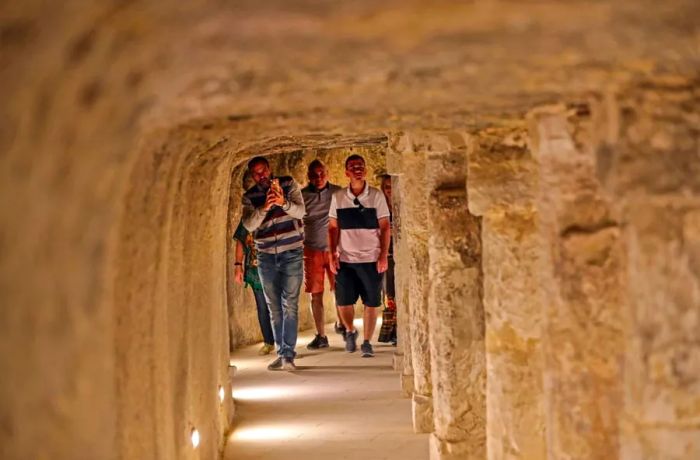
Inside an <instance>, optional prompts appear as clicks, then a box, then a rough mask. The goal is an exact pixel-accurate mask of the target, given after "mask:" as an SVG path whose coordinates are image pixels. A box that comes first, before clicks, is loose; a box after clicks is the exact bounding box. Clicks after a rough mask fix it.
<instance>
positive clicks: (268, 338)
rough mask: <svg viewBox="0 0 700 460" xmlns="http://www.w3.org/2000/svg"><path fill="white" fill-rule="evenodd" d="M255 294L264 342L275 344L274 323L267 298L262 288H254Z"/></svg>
mask: <svg viewBox="0 0 700 460" xmlns="http://www.w3.org/2000/svg"><path fill="white" fill-rule="evenodd" d="M253 295H254V296H255V306H256V307H257V308H258V322H259V323H260V332H262V336H263V342H265V343H266V344H268V345H274V343H275V336H274V334H273V332H272V323H271V321H270V310H269V309H268V308H267V299H265V293H264V292H263V290H262V289H255V288H253Z"/></svg>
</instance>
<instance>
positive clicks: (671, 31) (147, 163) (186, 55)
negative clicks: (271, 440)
mask: <svg viewBox="0 0 700 460" xmlns="http://www.w3.org/2000/svg"><path fill="white" fill-rule="evenodd" d="M699 9H700V6H699V5H698V2H697V1H696V0H669V1H666V2H652V1H650V0H642V1H638V2H618V1H612V0H600V1H595V2H589V1H584V0H572V1H566V2H563V1H554V0H543V1H541V2H535V3H533V2H528V3H527V4H526V5H525V4H523V3H522V2H517V1H480V2H462V1H456V0H438V1H435V2H424V1H419V0H387V1H386V2H373V1H369V0H358V1H357V2H347V3H344V4H342V5H339V4H337V3H334V2H317V1H310V0H298V1H286V0H285V1H281V0H272V1H270V2H253V1H249V0H243V1H235V2H215V1H211V0H198V1H195V2H176V1H172V0H159V1H154V0H132V1H129V2H115V1H111V0H108V1H103V2H94V3H90V4H88V3H85V2H82V1H78V0H66V1H62V2H39V1H36V0H28V1H23V2H4V3H3V4H2V5H0V96H2V98H1V100H2V104H0V152H2V154H1V155H0V303H1V304H2V308H0V368H1V369H2V378H0V457H2V458H3V459H5V458H7V459H13V460H14V459H21V460H24V459H27V458H51V459H57V460H62V459H70V460H74V459H82V458H87V459H90V460H92V459H114V458H120V457H121V458H128V457H131V458H138V459H168V460H169V459H171V458H184V459H193V458H212V456H215V454H216V452H218V451H219V450H220V449H222V448H223V443H224V430H225V429H226V425H227V424H228V419H229V417H230V416H231V413H232V409H233V408H232V407H231V406H230V404H228V403H227V404H226V405H224V406H222V405H221V404H220V403H219V401H218V399H217V391H218V390H217V387H218V385H224V386H226V385H228V383H227V379H228V377H227V376H228V371H227V352H228V346H229V337H228V335H229V332H228V331H229V327H226V326H227V325H228V324H230V323H229V322H228V321H227V318H226V311H227V309H228V310H230V309H231V308H236V307H237V306H238V308H240V305H239V303H238V300H236V297H235V296H236V294H234V295H233V297H234V303H235V305H233V306H232V304H231V298H230V297H229V296H228V294H227V293H228V292H229V289H230V287H231V286H230V281H229V280H228V279H227V275H226V267H227V263H228V262H229V261H230V254H228V253H227V245H228V243H227V241H228V235H227V231H228V226H227V223H226V220H227V218H228V215H229V212H228V210H229V203H230V196H229V191H230V185H231V183H230V178H231V174H232V171H233V170H234V169H235V167H236V166H237V165H239V164H241V163H242V162H244V161H245V160H246V159H247V158H249V157H250V156H251V155H253V154H269V155H272V154H279V155H281V157H280V158H289V159H290V161H291V160H293V159H295V158H298V157H299V155H302V156H303V155H305V153H304V152H308V151H314V149H346V148H350V147H353V148H360V147H368V146H372V145H378V144H381V143H382V142H388V141H387V139H389V138H390V137H392V136H394V135H399V134H400V133H402V132H409V131H410V132H417V131H421V130H423V131H432V132H448V131H449V132H451V131H453V130H458V131H460V132H462V131H465V132H471V133H474V132H477V131H481V130H483V129H484V128H488V127H489V126H492V125H494V124H504V123H505V124H508V123H511V122H512V121H513V120H516V123H522V121H523V117H524V114H525V113H527V112H528V111H529V110H531V109H532V108H534V107H540V106H542V105H545V104H563V105H564V107H565V108H566V110H568V111H572V112H576V113H577V114H578V115H577V117H578V118H579V120H578V121H576V122H574V123H571V126H569V127H570V128H572V129H573V130H574V133H573V134H572V135H571V137H572V138H573V139H574V143H575V144H576V145H575V148H571V147H570V146H569V145H568V144H569V143H571V141H570V140H567V139H568V138H567V136H563V137H562V138H558V137H556V136H555V137H554V138H549V140H548V143H549V144H550V147H555V146H562V147H564V150H562V151H560V152H567V155H569V154H571V162H568V161H567V162H565V163H566V164H565V166H566V168H564V169H565V170H566V171H567V172H566V174H564V171H557V170H556V168H554V169H553V168H551V167H552V166H554V164H553V163H551V162H549V163H548V162H544V164H540V165H538V168H537V170H538V171H539V173H546V174H545V175H547V176H550V177H559V178H561V179H564V177H565V176H566V177H568V178H569V179H570V182H571V183H570V184H567V182H566V181H564V182H561V181H559V182H558V183H555V184H554V185H555V186H554V187H552V186H551V184H550V183H549V182H548V183H545V184H543V185H542V186H541V188H540V190H539V191H538V193H537V197H538V211H539V210H540V209H542V210H546V211H547V215H550V217H546V215H543V216H542V218H543V219H545V222H546V225H545V226H544V227H545V228H547V229H549V230H553V231H551V232H549V233H546V235H545V238H543V241H542V242H541V243H542V247H543V248H546V249H547V250H548V253H549V254H550V256H551V257H549V258H548V259H547V260H549V261H552V262H560V264H554V263H552V264H550V265H549V266H548V267H549V268H548V269H547V273H546V276H543V277H542V278H541V280H540V282H541V283H542V286H543V287H545V288H548V289H554V288H556V289H559V288H560V287H565V288H566V289H560V290H559V291H557V292H551V293H550V292H548V294H547V297H546V299H547V304H546V305H545V310H544V312H543V319H547V323H546V326H545V331H544V333H543V347H544V348H547V347H549V348H547V350H549V355H547V353H545V357H546V359H547V360H546V361H545V377H546V378H545V383H546V385H545V395H546V402H547V404H546V406H545V407H546V413H547V437H546V439H547V443H548V452H549V455H550V457H552V458H594V457H595V456H596V455H597V454H598V453H599V452H601V451H602V449H603V448H608V451H607V452H606V454H607V457H606V458H610V456H611V455H612V456H614V455H615V454H614V453H613V454H611V453H610V452H617V450H616V449H617V444H618V441H617V433H618V431H620V432H621V433H622V435H623V441H622V444H621V449H622V450H623V452H624V456H625V457H626V458H639V457H642V458H643V457H644V456H647V457H649V458H664V457H665V456H668V457H671V458H683V457H684V456H686V457H687V456H690V457H691V458H692V457H694V456H697V455H695V453H696V452H697V443H696V442H695V439H697V429H698V428H697V427H698V422H697V410H695V408H696V407H697V395H698V389H697V381H698V369H697V368H698V366H697V364H696V363H697V340H696V334H695V331H696V330H697V327H695V326H696V323H697V299H698V294H697V290H698V288H697V285H698V282H697V278H698V277H697V271H698V270H697V260H696V259H697V257H695V254H696V252H697V251H696V249H697V244H696V243H697V237H696V234H697V218H696V214H697V209H698V206H697V190H698V186H697V178H698V177H700V174H698V168H697V164H698V163H697V151H698V149H697V126H698V118H697V109H696V108H697V107H698V103H697V94H698V93H697V75H698V71H697V61H698V59H697V55H698V53H697V49H698V48H697V37H698V20H697V18H698V17H700V11H699ZM606 94H612V95H613V96H611V97H609V98H607V99H606V96H605V95H606ZM589 98H590V99H596V100H598V101H599V102H600V101H603V102H604V104H603V105H609V106H612V107H613V109H614V110H613V109H611V110H607V112H606V114H605V116H602V118H600V119H596V120H591V121H585V119H586V116H587V115H586V114H587V113H591V114H592V115H593V116H594V117H596V116H598V115H597V114H598V111H596V110H595V108H594V107H595V106H594V105H590V104H588V103H587V101H588V100H589ZM615 107H617V109H615ZM582 120H583V121H582ZM588 123H593V124H594V126H593V127H590V126H588ZM587 126H588V127H587ZM567 129H568V128H567ZM580 129H581V130H583V135H582V136H581V135H579V133H578V132H577V131H578V130H580ZM591 130H592V131H593V132H595V135H594V136H593V137H594V138H595V142H593V141H591V140H590V139H589V136H588V135H587V134H586V133H587V132H589V131H591ZM557 136H558V134H557ZM587 139H588V140H587ZM600 139H603V140H604V141H605V142H603V143H601V144H597V142H598V141H599V140H600ZM503 142H507V139H504V141H503ZM594 144H595V151H594V153H592V154H591V152H590V151H587V150H586V148H589V149H590V148H593V147H592V145H594ZM557 149H558V147H557ZM299 152H301V153H299ZM577 152H586V160H585V161H584V162H583V163H581V164H579V163H577V161H578V160H579V159H580V158H579V156H578V154H577ZM591 158H593V160H591ZM395 160H396V159H394V160H392V161H395ZM284 161H286V160H284ZM591 164H593V166H591ZM547 165H548V166H547ZM581 165H582V166H581ZM579 166H580V167H581V168H583V169H582V170H579V169H577V168H579ZM543 168H544V169H543ZM567 168H569V169H567ZM569 173H570V174H571V175H568V174H569ZM574 178H575V180H574ZM403 179H404V178H403V177H402V178H401V179H400V181H403ZM600 184H604V189H605V192H606V194H607V195H606V198H602V195H600V193H602V192H601V190H602V187H601V185H600ZM512 185H513V187H514V188H513V191H512V192H509V194H508V195H507V197H508V199H509V200H511V199H516V198H517V197H518V196H520V195H521V192H522V190H523V189H521V188H520V185H518V182H515V181H514V182H512ZM568 185H571V188H568ZM401 188H404V187H403V185H401ZM516 190H517V192H516ZM563 192H566V193H563ZM569 192H571V193H569ZM488 193H490V192H488V191H487V190H484V195H483V197H478V196H475V197H474V205H475V206H480V205H479V204H478V203H480V202H481V199H482V198H483V199H484V200H485V201H488V200H489V199H490V198H489V197H488V196H487V194H488ZM599 195H600V196H599ZM577 197H578V198H577ZM611 198H615V199H619V201H620V203H615V204H616V206H615V207H614V208H615V209H609V208H608V204H606V200H608V201H607V203H610V202H611V201H614V200H612V199H611ZM549 203H553V204H556V203H559V206H558V207H557V206H549V205H548V204H549ZM618 204H619V206H617V205H618ZM475 209H476V208H475ZM613 211H614V212H613ZM611 213H613V214H614V213H618V214H619V215H618V214H615V216H614V219H613V221H614V223H615V225H613V226H611V227H609V228H600V229H599V228H598V227H597V225H598V224H599V223H604V222H606V221H607V216H608V215H609V214H610V215H612V214H611ZM475 214H480V213H479V212H475ZM552 217H556V218H557V219H552ZM663 222H668V225H663V224H662V223H663ZM424 224H425V220H423V221H414V222H412V223H406V224H405V225H404V224H403V223H402V225H404V228H406V232H408V233H410V232H420V231H422V228H424ZM591 225H593V226H592V227H591ZM567 228H569V229H571V230H572V232H570V233H568V234H567V235H562V234H558V233H557V231H555V230H556V229H561V230H565V229H567ZM581 230H582V231H581ZM589 230H595V231H589ZM538 232H539V233H538V234H540V233H541V229H539V230H538ZM620 244H622V245H623V246H624V250H623V251H622V254H623V255H622V256H619V253H620V252H619V251H618V246H619V245H620ZM418 249H419V251H418V252H417V253H416V254H417V256H419V257H417V259H420V258H421V257H423V255H424V254H425V249H424V248H421V247H420V246H419V247H418ZM420 251H423V252H422V253H421V252H420ZM659 261H660V262H659ZM402 265H403V266H404V267H407V268H408V269H409V270H412V269H423V268H424V267H417V266H415V265H414V266H411V264H410V263H403V262H402ZM411 267H412V268H411ZM411 276H413V275H411ZM411 276H406V277H405V278H404V279H407V280H408V279H411ZM620 279H622V281H620ZM622 284H624V287H619V286H620V285H622ZM608 285H609V286H608ZM404 286H406V285H404ZM615 286H618V287H615ZM411 287H412V289H416V288H418V289H419V290H420V289H421V288H420V286H419V285H416V286H413V285H411ZM234 289H235V288H234ZM403 289H404V290H405V287H404V288H403ZM619 293H624V297H625V298H624V299H618V298H616V296H617V295H618V294H619ZM599 294H600V295H599ZM403 295H408V294H406V293H404V294H403ZM419 297H420V296H419ZM245 303H246V302H241V305H243V308H244V309H245V308H246V307H245ZM406 306H407V307H408V301H406ZM408 311H409V313H408V314H407V315H406V317H407V318H408V317H411V318H412V317H413V314H412V312H411V311H410V310H408ZM248 313H249V312H248ZM579 313H580V314H579ZM419 315H420V313H419ZM581 315H582V316H581ZM238 318H240V323H236V322H235V320H234V323H233V324H234V326H235V327H236V330H238V331H243V330H244V329H245V330H246V331H247V330H248V328H247V326H246V325H249V324H251V323H252V322H253V320H252V319H251V318H250V315H249V316H248V317H247V319H245V315H240V316H238ZM620 318H626V319H624V320H623V319H620ZM237 324H238V325H237ZM574 324H575V327H574ZM404 330H406V329H405V327H404ZM415 333H416V339H417V340H416V341H415V342H414V341H413V340H412V339H413V337H412V336H411V337H409V336H408V334H406V335H405V340H403V342H404V343H405V345H409V346H410V348H411V349H415V350H420V351H422V352H424V351H425V350H427V348H426V347H427V345H426V343H427V342H426V340H425V337H424V336H425V334H423V335H421V333H422V331H415ZM253 339H254V338H253V337H252V334H251V335H250V336H247V335H245V334H244V335H243V336H241V337H239V336H238V335H237V336H235V337H233V342H234V343H248V341H249V340H253ZM419 344H420V346H419ZM421 347H422V348H421ZM598 347H600V349H598ZM554 352H556V353H554ZM417 356H419V360H418V361H417V362H415V363H414V362H412V358H413V354H406V353H405V354H404V372H403V373H402V377H401V378H402V379H403V382H409V381H412V382H415V383H417V384H418V385H416V387H417V388H416V392H418V393H419V394H423V395H425V394H426V392H425V388H426V387H427V380H426V375H429V374H426V373H425V372H423V373H420V372H419V373H416V374H412V373H411V371H412V370H414V369H421V370H425V369H427V367H426V362H425V360H424V359H423V358H422V357H423V356H425V353H423V354H417ZM547 356H548V358H547ZM414 365H415V366H414ZM622 370H624V375H621V373H622ZM409 375H413V379H409V378H407V376H409ZM620 382H622V383H620ZM433 383H435V382H433ZM555 384H556V385H555ZM559 384H561V386H559ZM409 386H410V385H409V384H408V383H406V385H405V389H406V390H410V388H409ZM623 399H624V414H625V422H624V426H622V427H621V428H620V430H618V429H617V423H618V420H617V418H616V417H613V416H609V414H611V413H619V412H620V411H621V408H622V405H621V404H620V401H621V400H623ZM404 402H406V401H404ZM565 410H567V411H568V412H564V411H565ZM192 426H197V427H198V428H201V430H200V431H201V435H202V438H201V444H200V446H199V448H198V449H197V450H194V449H191V447H190V446H191V444H189V434H190V431H191V429H192ZM593 445H594V446H595V447H593V448H592V447H590V446H593ZM591 449H593V450H591Z"/></svg>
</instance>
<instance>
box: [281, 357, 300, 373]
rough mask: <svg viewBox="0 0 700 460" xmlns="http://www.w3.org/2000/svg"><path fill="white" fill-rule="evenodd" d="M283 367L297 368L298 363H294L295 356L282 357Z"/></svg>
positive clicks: (286, 369) (290, 369)
mask: <svg viewBox="0 0 700 460" xmlns="http://www.w3.org/2000/svg"><path fill="white" fill-rule="evenodd" d="M282 369H284V370H285V371H295V370H297V366H296V364H294V358H283V359H282Z"/></svg>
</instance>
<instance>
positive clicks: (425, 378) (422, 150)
mask: <svg viewBox="0 0 700 460" xmlns="http://www.w3.org/2000/svg"><path fill="white" fill-rule="evenodd" d="M427 140H428V138H427V137H425V136H424V135H422V134H420V133H419V134H417V135H414V134H403V135H399V136H398V138H396V139H394V140H393V141H392V142H391V144H390V146H391V148H390V149H389V151H388V153H387V155H388V157H389V158H388V160H387V165H388V166H389V173H390V174H392V175H399V176H400V179H399V182H398V185H399V187H398V188H397V189H396V190H395V191H394V192H393V195H395V196H397V202H398V203H399V206H400V216H398V218H399V219H400V225H401V231H400V237H399V238H398V240H397V241H396V245H395V248H394V249H395V252H396V254H397V257H396V277H397V289H402V290H401V291H399V292H401V294H399V295H398V298H399V301H400V302H406V304H407V306H406V307H405V308H406V313H408V315H407V316H408V318H409V320H408V328H407V329H408V335H409V336H410V339H409V341H408V342H409V343H408V344H406V345H408V346H410V353H411V359H410V366H411V369H412V375H413V388H412V389H413V393H412V395H411V397H412V408H413V428H414V430H415V431H416V432H418V433H430V432H432V430H433V409H432V406H433V401H432V377H431V370H430V331H429V329H430V328H429V327H426V325H427V324H428V322H429V317H428V299H427V296H428V270H427V268H428V267H430V259H429V257H428V226H427V225H425V223H426V222H427V221H428V197H427V189H426V183H425V175H424V173H425V170H426V169H425V168H426V164H425V155H426V154H427V151H428V149H429V145H428V144H426V143H425V141H427ZM394 157H400V160H397V159H395V158H394ZM400 314H401V311H399V315H400ZM406 365H409V362H407V363H406ZM404 390H405V391H406V386H404Z"/></svg>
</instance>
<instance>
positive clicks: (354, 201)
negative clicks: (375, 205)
mask: <svg viewBox="0 0 700 460" xmlns="http://www.w3.org/2000/svg"><path fill="white" fill-rule="evenodd" d="M352 202H353V204H354V205H355V206H357V207H358V208H359V209H360V211H362V210H363V209H365V207H364V206H362V203H360V200H358V199H357V197H355V199H354V200H352Z"/></svg>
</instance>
